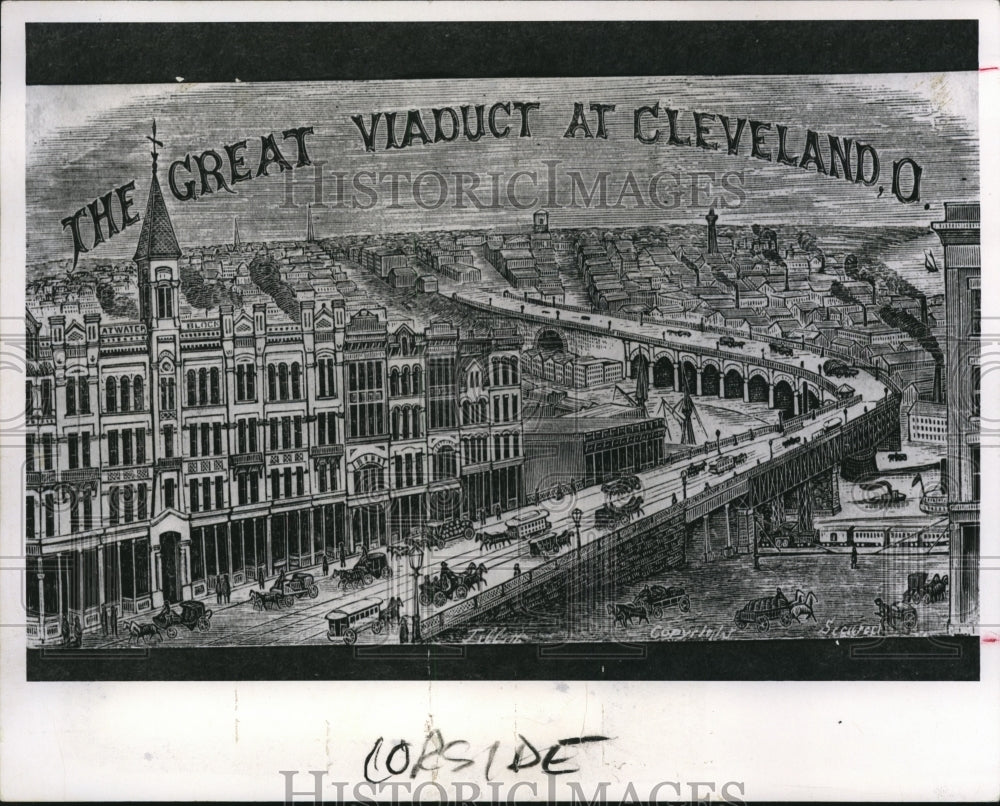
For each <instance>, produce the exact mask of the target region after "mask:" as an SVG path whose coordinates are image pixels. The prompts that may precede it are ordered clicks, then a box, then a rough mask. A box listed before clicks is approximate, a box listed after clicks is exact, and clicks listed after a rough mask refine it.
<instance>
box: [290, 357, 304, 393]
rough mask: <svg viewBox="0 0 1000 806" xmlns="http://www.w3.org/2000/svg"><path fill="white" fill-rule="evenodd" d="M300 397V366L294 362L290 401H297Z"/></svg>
mask: <svg viewBox="0 0 1000 806" xmlns="http://www.w3.org/2000/svg"><path fill="white" fill-rule="evenodd" d="M301 397H302V365H301V364H299V362H298V361H296V362H295V363H294V364H292V399H293V400H299V399H300V398H301Z"/></svg>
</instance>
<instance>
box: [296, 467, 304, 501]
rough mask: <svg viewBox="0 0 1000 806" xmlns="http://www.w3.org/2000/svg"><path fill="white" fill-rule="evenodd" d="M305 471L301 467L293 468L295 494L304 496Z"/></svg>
mask: <svg viewBox="0 0 1000 806" xmlns="http://www.w3.org/2000/svg"><path fill="white" fill-rule="evenodd" d="M305 475H306V474H305V471H304V470H303V469H302V468H301V467H297V468H295V494H296V495H305V494H306V480H305Z"/></svg>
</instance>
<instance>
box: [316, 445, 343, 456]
mask: <svg viewBox="0 0 1000 806" xmlns="http://www.w3.org/2000/svg"><path fill="white" fill-rule="evenodd" d="M309 455H310V456H312V457H313V458H315V459H319V458H326V457H330V456H336V457H340V456H343V455H344V446H343V445H313V446H312V447H310V448H309Z"/></svg>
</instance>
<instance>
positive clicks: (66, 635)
mask: <svg viewBox="0 0 1000 806" xmlns="http://www.w3.org/2000/svg"><path fill="white" fill-rule="evenodd" d="M62 637H63V646H69V644H70V642H71V641H72V640H73V636H72V635H70V632H69V619H68V618H66V614H65V613H64V614H63V617H62Z"/></svg>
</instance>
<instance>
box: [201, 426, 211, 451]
mask: <svg viewBox="0 0 1000 806" xmlns="http://www.w3.org/2000/svg"><path fill="white" fill-rule="evenodd" d="M210 447H211V444H210V441H209V430H208V423H202V424H201V455H202V456H209V455H210V452H209V449H210Z"/></svg>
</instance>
